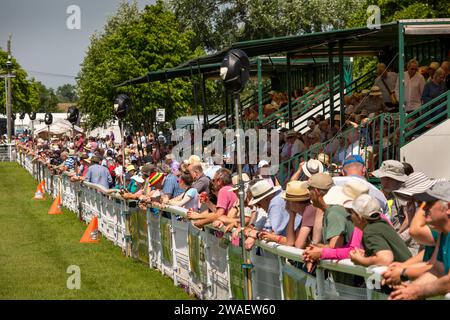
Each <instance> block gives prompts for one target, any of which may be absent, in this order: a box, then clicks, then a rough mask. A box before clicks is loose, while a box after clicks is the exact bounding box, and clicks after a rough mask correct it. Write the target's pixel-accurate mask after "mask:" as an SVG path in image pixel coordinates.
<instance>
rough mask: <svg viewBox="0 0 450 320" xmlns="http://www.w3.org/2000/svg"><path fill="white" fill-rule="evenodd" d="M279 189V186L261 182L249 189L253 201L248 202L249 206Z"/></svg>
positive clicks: (265, 181) (264, 181)
mask: <svg viewBox="0 0 450 320" xmlns="http://www.w3.org/2000/svg"><path fill="white" fill-rule="evenodd" d="M280 189H281V187H280V186H275V187H274V186H272V185H271V184H270V183H269V182H268V181H267V180H261V181H258V182H257V183H255V184H254V185H253V186H251V187H250V192H251V193H252V196H253V199H252V200H251V201H250V202H249V205H250V206H252V205H255V204H257V203H258V202H260V201H261V200H262V199H264V198H266V197H267V196H270V195H271V194H274V193H275V192H277V191H279V190H280Z"/></svg>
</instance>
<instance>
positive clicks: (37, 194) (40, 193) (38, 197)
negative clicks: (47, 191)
mask: <svg viewBox="0 0 450 320" xmlns="http://www.w3.org/2000/svg"><path fill="white" fill-rule="evenodd" d="M42 183H43V180H42V181H41V182H39V184H38V186H37V188H36V192H35V193H34V197H33V199H34V200H45V197H44V190H43V189H42Z"/></svg>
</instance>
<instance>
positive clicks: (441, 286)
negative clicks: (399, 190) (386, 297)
mask: <svg viewBox="0 0 450 320" xmlns="http://www.w3.org/2000/svg"><path fill="white" fill-rule="evenodd" d="M414 197H415V198H416V199H417V200H419V201H423V202H425V203H426V204H425V205H424V214H425V217H426V223H427V224H428V225H429V226H430V227H432V228H434V229H435V230H437V231H438V232H439V233H440V234H439V246H438V250H439V251H441V258H442V264H443V267H444V272H443V273H440V269H439V266H438V265H439V264H440V262H439V259H436V260H435V261H434V262H433V267H432V269H431V270H430V271H428V272H427V273H426V274H423V275H422V276H420V277H419V278H418V279H417V280H415V281H414V282H412V283H411V284H408V283H405V284H402V285H400V286H399V287H396V288H395V291H393V292H392V293H391V295H390V299H394V300H410V299H423V298H427V297H432V296H436V295H445V294H447V293H449V292H450V240H449V232H450V182H438V183H436V184H435V185H434V186H433V187H431V188H430V189H429V190H427V191H426V192H424V193H422V194H418V195H415V196H414ZM438 255H439V254H438Z"/></svg>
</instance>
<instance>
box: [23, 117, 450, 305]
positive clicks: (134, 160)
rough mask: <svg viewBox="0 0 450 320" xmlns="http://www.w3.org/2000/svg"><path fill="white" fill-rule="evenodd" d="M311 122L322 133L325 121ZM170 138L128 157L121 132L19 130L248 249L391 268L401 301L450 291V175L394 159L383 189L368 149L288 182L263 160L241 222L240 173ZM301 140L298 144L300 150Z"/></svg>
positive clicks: (139, 143) (146, 140)
mask: <svg viewBox="0 0 450 320" xmlns="http://www.w3.org/2000/svg"><path fill="white" fill-rule="evenodd" d="M310 128H311V134H313V135H316V136H317V137H319V135H320V134H321V132H320V128H319V127H317V126H314V127H312V126H310ZM316 128H318V129H316ZM160 136H162V135H160ZM287 136H288V137H289V138H288V139H289V141H291V140H290V139H291V136H290V135H289V134H288V135H287ZM164 138H165V139H162V137H156V139H155V135H151V136H150V135H149V136H145V135H140V134H139V135H137V136H136V137H126V148H125V150H124V154H125V161H123V158H122V157H123V155H122V152H121V146H120V143H118V142H115V141H114V140H113V139H111V136H107V137H105V138H101V139H100V138H94V137H88V138H86V137H84V135H82V134H81V135H77V136H76V137H75V138H74V139H72V138H70V137H67V136H65V137H60V138H52V139H50V140H43V139H39V138H37V139H36V138H32V137H31V136H29V135H19V136H18V138H17V141H16V144H17V146H18V148H19V149H20V150H22V151H23V152H25V153H27V154H30V155H32V156H33V157H34V160H35V161H40V162H42V163H43V164H45V165H47V166H48V167H49V168H50V169H51V170H52V171H53V172H54V173H62V172H66V174H68V175H69V176H70V177H71V180H72V181H88V182H90V183H94V184H97V185H100V186H102V187H103V189H104V191H105V192H117V193H119V194H120V195H121V196H122V197H123V198H124V199H130V200H137V201H138V202H139V206H140V207H141V208H142V209H145V208H147V207H148V206H150V205H151V206H152V207H154V208H160V209H163V208H165V207H166V206H169V205H172V206H179V207H183V208H185V209H186V210H187V215H186V219H187V220H188V221H189V222H190V223H192V224H193V225H194V226H196V227H197V228H203V227H205V226H206V225H209V224H212V226H214V227H216V228H223V229H222V230H223V232H232V234H231V238H232V239H234V240H233V241H232V243H234V244H235V245H239V238H240V233H241V232H242V233H243V234H244V237H245V241H244V243H242V245H243V246H244V247H245V248H246V249H247V250H251V249H252V248H253V247H254V246H255V244H256V241H257V240H266V241H269V242H276V243H279V244H283V245H288V246H294V247H297V248H300V249H304V251H303V252H304V253H303V256H302V258H303V261H304V263H300V264H296V266H297V267H299V268H302V269H303V270H305V271H306V272H311V273H314V272H315V266H316V265H317V262H318V261H319V260H323V259H334V260H341V259H350V260H351V261H352V262H353V263H354V264H356V265H362V266H370V265H381V266H387V267H388V269H387V271H386V272H385V273H384V274H383V277H384V280H383V284H384V290H388V292H390V298H392V299H417V298H424V297H428V296H432V295H436V294H443V293H446V292H448V291H450V286H449V282H450V281H449V279H450V275H449V268H450V260H449V257H450V241H449V240H448V232H449V231H450V182H448V181H445V180H444V179H437V180H436V179H429V178H428V177H427V176H426V175H425V174H423V173H421V172H414V170H413V169H412V167H411V166H410V165H408V164H406V163H401V162H399V161H396V160H386V161H383V163H382V165H381V167H380V168H379V169H378V170H375V171H373V172H372V175H373V176H374V177H377V178H379V179H380V183H381V189H378V188H377V186H375V185H374V184H372V183H371V182H369V180H368V179H367V178H368V177H369V176H368V172H367V168H366V162H365V161H364V159H363V158H362V157H361V156H360V155H357V154H355V155H349V156H347V157H345V159H344V161H343V163H342V166H340V167H341V170H340V172H338V171H335V170H333V171H330V167H329V159H328V161H327V157H326V155H325V154H321V155H318V157H317V158H316V159H310V160H308V161H304V162H301V163H300V164H299V166H298V167H297V168H295V171H294V172H293V175H292V177H291V179H290V181H289V182H288V183H287V184H286V185H285V186H284V188H283V187H282V186H281V185H280V183H279V181H278V180H277V178H276V176H275V175H274V174H271V173H270V170H264V169H269V168H270V164H269V162H268V161H265V160H261V161H260V162H259V164H258V174H255V175H252V176H250V175H248V174H246V173H244V174H243V182H244V188H245V197H244V213H243V214H244V221H245V225H241V220H240V215H241V214H242V213H241V212H240V211H241V209H240V204H239V197H238V177H237V174H236V172H235V171H231V170H229V169H227V168H225V165H218V164H212V165H211V164H210V163H206V162H205V161H203V159H202V158H201V157H199V156H196V155H193V156H190V157H189V158H188V159H185V160H184V161H182V162H181V163H178V162H177V161H176V160H175V157H174V154H172V153H169V152H168V150H170V149H171V148H173V146H169V144H168V140H169V139H167V138H166V137H164ZM296 138H297V137H296V136H293V139H292V141H293V142H292V143H291V148H299V146H296V145H295V144H296V142H295V140H296ZM155 145H157V146H158V147H155ZM299 145H300V147H301V144H299ZM283 189H284V190H283Z"/></svg>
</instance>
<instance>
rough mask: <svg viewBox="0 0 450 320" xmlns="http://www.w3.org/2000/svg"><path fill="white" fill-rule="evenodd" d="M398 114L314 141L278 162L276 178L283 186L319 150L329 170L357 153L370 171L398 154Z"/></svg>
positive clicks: (315, 155)
mask: <svg viewBox="0 0 450 320" xmlns="http://www.w3.org/2000/svg"><path fill="white" fill-rule="evenodd" d="M398 134H399V117H398V115H397V114H390V113H382V114H380V115H378V116H376V117H374V118H372V119H369V120H368V121H367V122H366V123H365V124H363V125H362V124H360V125H359V126H357V127H351V128H347V129H345V130H343V131H340V132H339V133H338V134H336V135H335V136H334V137H333V138H331V139H330V140H328V141H326V142H323V143H317V144H315V145H312V146H310V147H309V148H308V150H306V151H304V152H301V153H298V154H296V155H294V156H293V157H291V158H289V159H287V160H284V161H282V162H280V165H279V170H278V175H277V177H278V180H279V181H280V183H281V185H282V186H284V185H285V184H286V183H287V182H288V181H289V179H290V178H291V176H292V175H293V174H294V173H295V171H297V170H298V167H299V164H300V163H301V162H302V161H307V160H309V159H312V158H317V156H318V155H319V154H320V153H323V154H325V155H327V156H328V157H329V159H330V164H331V163H334V164H335V166H330V168H329V169H330V171H332V173H333V171H336V170H338V169H339V167H340V165H341V163H342V162H343V160H344V159H345V157H346V156H348V155H349V154H359V155H361V156H362V157H363V159H365V161H366V168H367V172H368V173H369V172H372V171H374V170H375V169H376V168H378V167H379V166H381V163H382V162H383V161H384V160H387V159H397V158H398V157H399V148H398V146H399V144H398Z"/></svg>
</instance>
